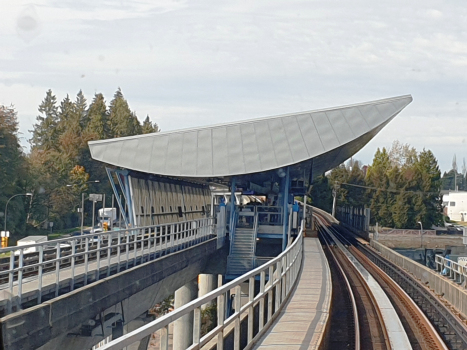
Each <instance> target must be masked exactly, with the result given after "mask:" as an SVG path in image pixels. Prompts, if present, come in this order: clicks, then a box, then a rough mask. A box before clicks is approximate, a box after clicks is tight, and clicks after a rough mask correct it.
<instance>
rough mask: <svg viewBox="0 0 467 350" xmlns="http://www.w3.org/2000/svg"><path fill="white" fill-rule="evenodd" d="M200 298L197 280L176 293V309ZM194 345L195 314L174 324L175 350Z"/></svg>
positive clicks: (181, 318) (184, 317) (183, 349)
mask: <svg viewBox="0 0 467 350" xmlns="http://www.w3.org/2000/svg"><path fill="white" fill-rule="evenodd" d="M197 296H198V283H197V281H196V279H194V280H192V281H190V282H188V283H187V284H185V285H184V286H183V287H181V288H180V289H177V290H176V291H175V301H174V304H175V305H174V307H175V309H177V308H179V307H181V306H183V305H185V304H187V303H189V302H190V301H192V300H193V299H196V297H197ZM192 343H193V312H191V313H190V314H188V315H185V316H183V317H180V318H179V319H178V320H176V321H175V322H174V334H173V349H174V350H185V349H186V348H188V347H189V346H190V345H191V344H192Z"/></svg>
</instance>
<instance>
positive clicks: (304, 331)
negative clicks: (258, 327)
mask: <svg viewBox="0 0 467 350" xmlns="http://www.w3.org/2000/svg"><path fill="white" fill-rule="evenodd" d="M303 257H304V259H303V263H302V264H303V265H302V271H301V275H300V278H299V279H298V284H297V286H296V289H295V291H294V292H293V293H292V295H291V297H290V299H289V301H288V302H287V304H286V305H285V306H284V309H283V310H282V311H281V313H280V315H279V316H278V318H277V319H276V321H275V322H274V323H273V324H272V325H271V328H270V329H269V330H268V331H267V332H266V333H265V334H264V335H263V336H262V337H261V338H260V339H259V341H258V342H257V343H256V345H255V347H254V349H257V350H279V349H284V350H295V349H297V350H305V349H318V348H319V346H320V344H321V341H322V339H323V337H324V332H325V328H326V323H327V320H328V318H329V310H330V307H331V294H332V283H331V272H330V270H329V266H328V263H327V260H326V257H325V255H324V252H323V250H322V248H321V244H320V242H319V240H318V239H317V238H305V239H304V256H303Z"/></svg>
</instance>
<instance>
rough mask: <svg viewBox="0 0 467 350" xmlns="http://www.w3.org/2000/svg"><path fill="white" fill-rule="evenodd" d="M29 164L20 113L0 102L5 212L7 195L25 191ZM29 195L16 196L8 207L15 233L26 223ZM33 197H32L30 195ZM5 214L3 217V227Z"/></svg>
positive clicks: (0, 185)
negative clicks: (20, 132) (20, 134)
mask: <svg viewBox="0 0 467 350" xmlns="http://www.w3.org/2000/svg"><path fill="white" fill-rule="evenodd" d="M26 171H27V168H26V163H25V158H24V154H23V151H22V148H21V146H20V143H19V139H18V121H17V113H16V111H15V109H14V107H13V106H9V107H7V106H2V105H0V212H2V213H3V210H4V209H3V208H5V205H6V202H7V201H8V199H9V198H10V197H11V196H13V195H15V194H17V193H24V188H25V186H26V181H27V177H28V176H27V173H26ZM25 199H26V198H23V197H21V198H16V199H15V200H14V201H12V202H10V204H9V207H8V227H7V230H8V231H10V232H11V234H12V235H14V234H15V232H16V231H17V229H19V228H21V229H24V226H25V221H26V220H25V219H26V215H25V205H24V204H25V203H27V201H26V200H25ZM28 199H30V198H28ZM4 220H5V215H4V213H3V215H2V216H1V217H0V223H1V225H2V226H1V227H2V230H3V224H4V222H5V221H4Z"/></svg>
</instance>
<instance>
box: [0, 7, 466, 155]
mask: <svg viewBox="0 0 467 350" xmlns="http://www.w3.org/2000/svg"><path fill="white" fill-rule="evenodd" d="M0 1H1V5H2V12H1V13H0V33H1V39H2V49H1V50H0V94H2V97H7V99H8V101H9V102H13V103H14V104H15V105H16V106H17V109H18V112H19V117H20V125H21V128H22V129H25V130H27V129H30V128H31V127H32V121H33V120H34V116H35V115H36V113H37V112H36V110H37V106H38V104H39V103H40V101H41V100H42V98H43V96H44V95H45V91H46V90H47V89H49V88H51V89H52V90H53V91H54V92H55V93H57V97H58V98H63V97H64V96H65V94H66V93H69V94H70V95H75V94H76V92H77V91H78V90H79V89H83V92H84V93H85V94H86V97H87V98H88V99H89V100H90V99H92V95H93V94H94V93H95V92H102V93H103V94H104V96H105V97H106V99H107V101H110V100H111V98H112V96H113V93H114V91H115V90H116V88H117V87H118V86H120V87H121V88H122V89H123V92H124V94H125V96H126V97H127V99H128V101H129V103H130V106H131V108H132V109H134V110H136V111H137V113H138V115H139V116H140V117H141V118H143V117H144V116H145V115H146V114H150V116H151V117H153V118H155V120H156V121H157V122H158V123H159V124H160V126H161V128H162V129H164V130H168V129H175V128H183V127H189V126H190V127H191V126H195V125H201V124H203V125H205V124H212V123H219V122H224V121H233V120H237V119H244V118H251V117H260V116H266V115H276V114H281V113H287V112H294V111H300V110H309V109H315V108H322V107H331V106H335V105H342V104H349V103H356V102H363V101H366V100H372V99H378V98H384V97H390V96H395V95H402V94H406V93H412V94H413V96H414V102H413V103H412V104H411V105H410V106H409V108H408V109H407V111H404V112H403V113H402V114H401V115H400V116H398V117H397V118H396V119H395V120H394V121H393V122H392V123H391V124H390V125H389V126H388V127H387V128H386V129H384V130H383V131H382V132H381V134H380V135H378V137H377V138H376V139H375V140H374V141H372V142H371V143H370V144H369V146H368V147H367V148H368V149H372V151H371V153H374V149H375V147H376V145H378V143H379V142H383V143H384V142H386V143H388V144H389V146H390V144H391V143H392V139H393V138H399V139H400V141H401V142H409V141H410V142H413V143H414V146H416V147H419V146H420V147H423V146H425V147H427V148H431V147H433V148H434V150H433V151H434V153H435V155H436V156H437V157H438V158H449V160H448V162H450V159H452V154H448V153H453V151H454V150H457V151H455V152H456V153H457V154H458V158H459V159H460V158H461V157H462V152H464V153H467V152H465V151H462V150H461V149H460V147H461V146H460V145H465V143H462V142H460V141H459V140H461V139H460V137H461V135H460V133H461V130H460V128H456V130H450V129H446V125H458V123H459V119H458V118H463V117H464V116H465V114H466V112H467V110H466V107H465V106H466V105H467V98H466V96H465V93H464V92H463V91H465V84H466V83H467V69H466V65H467V44H466V43H467V8H466V7H465V5H464V1H461V0H452V1H450V2H449V3H441V2H439V1H438V0H427V1H425V2H424V3H423V7H420V4H419V3H417V2H407V1H403V0H393V1H389V0H384V1H378V2H374V1H369V0H355V1H352V2H348V1H344V0H334V1H274V2H271V1H264V0H256V1H253V0H250V1H223V2H218V1H210V0H206V1H199V2H196V3H193V2H186V1H175V0H161V1H150V0H139V1H125V2H114V1H90V0H86V1H84V0H81V1H77V0H75V1H65V0H62V1H50V0H40V1H35V3H34V5H29V3H26V2H24V1H20V2H11V1H6V0H0ZM28 6H29V7H28ZM30 6H33V8H34V11H35V12H36V17H35V18H36V19H37V23H38V28H40V30H39V31H38V32H37V33H35V34H36V35H35V36H33V38H32V39H31V40H30V41H29V42H27V41H25V40H23V38H22V37H21V36H20V35H19V34H18V30H17V28H18V18H20V17H21V13H23V12H22V11H25V9H28V8H29V9H30V8H31V7H30ZM26 24H27V23H26ZM26 27H27V26H26ZM25 91H27V92H29V93H28V94H27V93H25ZM10 100H11V101H10ZM9 102H8V103H9ZM456 103H457V105H456ZM456 106H457V107H456ZM416 118H423V120H424V121H423V122H420V123H419V124H417V123H416V122H415V120H417V119H416ZM31 120H32V121H31ZM418 121H419V120H418ZM427 121H430V122H427ZM437 125H443V127H442V128H437V127H436V126H437ZM414 130H416V131H417V133H415V132H414ZM437 131H438V132H439V133H443V135H436V132H437ZM447 135H449V136H447ZM451 135H452V136H451ZM402 138H403V139H402ZM449 147H451V148H449ZM436 150H439V151H438V153H439V155H438V154H436ZM369 153H370V152H369Z"/></svg>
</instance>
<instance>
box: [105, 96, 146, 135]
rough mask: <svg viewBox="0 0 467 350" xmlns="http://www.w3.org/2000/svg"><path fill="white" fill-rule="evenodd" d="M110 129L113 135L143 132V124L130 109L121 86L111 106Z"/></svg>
mask: <svg viewBox="0 0 467 350" xmlns="http://www.w3.org/2000/svg"><path fill="white" fill-rule="evenodd" d="M109 111H110V113H109V129H110V133H111V135H112V137H124V136H132V135H137V134H141V124H140V123H139V121H138V118H137V117H136V114H135V113H133V112H132V111H131V110H130V107H129V106H128V102H127V101H126V100H125V98H124V97H123V94H122V91H121V90H120V88H118V90H117V91H116V92H115V94H114V98H113V100H112V101H111V102H110V108H109Z"/></svg>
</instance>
